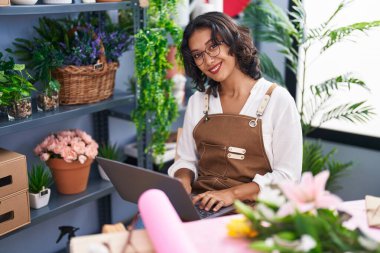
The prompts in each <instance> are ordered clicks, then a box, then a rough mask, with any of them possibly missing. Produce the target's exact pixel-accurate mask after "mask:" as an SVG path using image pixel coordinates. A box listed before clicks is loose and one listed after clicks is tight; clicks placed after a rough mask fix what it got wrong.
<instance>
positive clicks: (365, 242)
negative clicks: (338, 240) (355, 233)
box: [358, 236, 380, 251]
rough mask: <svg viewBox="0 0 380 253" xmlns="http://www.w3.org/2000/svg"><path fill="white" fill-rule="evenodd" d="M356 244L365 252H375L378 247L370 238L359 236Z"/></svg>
mask: <svg viewBox="0 0 380 253" xmlns="http://www.w3.org/2000/svg"><path fill="white" fill-rule="evenodd" d="M358 242H359V243H360V245H361V246H363V247H364V248H365V249H367V250H371V251H372V250H376V249H378V248H379V247H380V244H379V243H377V242H375V241H374V240H372V239H370V238H366V237H363V236H359V238H358Z"/></svg>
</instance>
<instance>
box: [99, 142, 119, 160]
mask: <svg viewBox="0 0 380 253" xmlns="http://www.w3.org/2000/svg"><path fill="white" fill-rule="evenodd" d="M98 156H100V157H103V158H107V159H110V160H115V161H117V160H118V159H119V152H118V150H117V145H116V144H105V143H102V144H101V145H100V146H99V149H98Z"/></svg>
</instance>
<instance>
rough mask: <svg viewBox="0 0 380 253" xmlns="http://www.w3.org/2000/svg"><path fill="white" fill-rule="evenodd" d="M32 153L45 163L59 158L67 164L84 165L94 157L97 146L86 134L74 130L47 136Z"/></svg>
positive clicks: (96, 152)
mask: <svg viewBox="0 0 380 253" xmlns="http://www.w3.org/2000/svg"><path fill="white" fill-rule="evenodd" d="M34 153H35V154H36V155H37V156H39V157H40V159H41V160H42V161H45V162H46V161H47V160H49V159H50V158H61V159H63V160H64V161H65V162H68V163H71V162H74V161H79V162H80V163H81V164H84V163H85V162H86V161H87V159H94V158H95V157H96V155H97V154H98V144H97V143H96V142H95V141H94V140H93V139H92V138H91V136H90V135H88V134H87V133H86V132H84V131H82V130H79V129H74V130H67V131H61V132H57V133H54V134H51V135H49V136H48V137H46V138H45V139H44V140H43V141H42V143H40V144H38V145H37V146H36V147H35V149H34Z"/></svg>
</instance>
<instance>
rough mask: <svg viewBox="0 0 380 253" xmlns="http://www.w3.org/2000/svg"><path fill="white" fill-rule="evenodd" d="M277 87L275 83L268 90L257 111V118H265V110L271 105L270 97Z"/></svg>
mask: <svg viewBox="0 0 380 253" xmlns="http://www.w3.org/2000/svg"><path fill="white" fill-rule="evenodd" d="M276 87H277V84H275V83H273V84H272V85H271V86H270V87H269V89H268V90H267V92H266V93H265V96H264V98H263V100H262V101H261V104H260V106H259V108H258V109H257V111H256V116H257V118H259V117H261V116H263V114H264V111H265V108H267V105H268V103H269V100H270V96H271V95H272V92H273V90H274V89H275V88H276Z"/></svg>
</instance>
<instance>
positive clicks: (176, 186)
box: [96, 157, 235, 221]
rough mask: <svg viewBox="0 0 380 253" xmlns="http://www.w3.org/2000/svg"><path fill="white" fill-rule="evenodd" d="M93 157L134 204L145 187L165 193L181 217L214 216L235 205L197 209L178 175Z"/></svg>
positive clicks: (187, 219)
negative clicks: (172, 175) (177, 177)
mask: <svg viewBox="0 0 380 253" xmlns="http://www.w3.org/2000/svg"><path fill="white" fill-rule="evenodd" d="M96 160H97V161H98V163H99V164H100V165H101V166H102V168H103V170H104V172H105V173H106V174H107V176H108V177H109V179H110V180H111V183H112V184H113V185H114V186H115V188H116V191H117V192H118V193H119V195H120V196H121V198H122V199H124V200H126V201H129V202H132V203H136V204H137V201H138V199H139V197H140V195H141V194H142V193H143V192H145V191H146V190H149V189H159V190H162V191H163V192H164V193H165V194H166V195H167V196H168V198H169V200H170V202H171V203H172V205H173V207H174V209H175V210H176V211H177V213H178V215H179V217H180V218H181V220H182V221H194V220H200V219H206V218H215V217H219V216H221V215H224V214H227V213H229V212H231V211H233V210H234V209H235V208H234V206H233V205H231V206H228V207H223V208H221V209H220V210H219V211H217V212H213V211H206V210H203V209H200V208H198V206H197V205H194V204H193V202H192V201H191V197H190V196H189V195H188V194H187V192H186V190H185V188H184V187H183V186H182V183H181V182H180V181H179V180H178V179H175V178H172V177H169V176H167V175H164V174H162V173H159V172H155V171H151V170H147V169H144V168H140V167H136V166H134V165H131V164H127V163H122V162H118V161H114V160H109V159H106V158H102V157H97V158H96Z"/></svg>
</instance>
